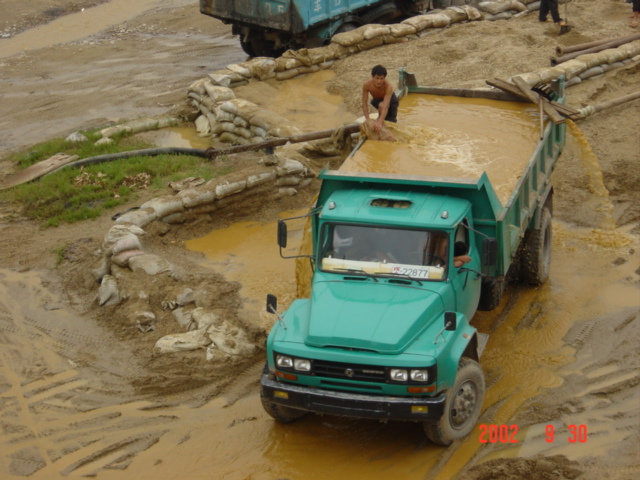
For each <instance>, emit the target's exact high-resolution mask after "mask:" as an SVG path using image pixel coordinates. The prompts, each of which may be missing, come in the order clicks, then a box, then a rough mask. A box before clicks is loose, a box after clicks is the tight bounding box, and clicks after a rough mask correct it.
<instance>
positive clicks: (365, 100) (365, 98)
mask: <svg viewBox="0 0 640 480" xmlns="http://www.w3.org/2000/svg"><path fill="white" fill-rule="evenodd" d="M367 83H368V82H364V84H363V85H362V113H363V114H364V118H365V120H369V86H368V85H367Z"/></svg>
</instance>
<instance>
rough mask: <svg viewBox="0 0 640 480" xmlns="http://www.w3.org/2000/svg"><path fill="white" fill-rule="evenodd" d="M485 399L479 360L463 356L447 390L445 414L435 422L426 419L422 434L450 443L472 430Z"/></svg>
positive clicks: (434, 440)
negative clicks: (454, 378) (451, 386)
mask: <svg viewBox="0 0 640 480" xmlns="http://www.w3.org/2000/svg"><path fill="white" fill-rule="evenodd" d="M483 400H484V375H483V373H482V369H481V368H480V365H478V362H476V361H474V360H471V359H470V358H466V357H462V358H461V359H460V365H459V367H458V373H457V375H456V382H455V384H454V386H453V388H452V389H450V390H449V391H448V392H447V400H446V402H445V406H444V414H443V415H442V417H440V419H439V420H438V421H437V422H425V423H424V433H425V434H426V435H427V438H428V439H429V440H430V441H432V442H433V443H437V444H438V445H444V446H445V447H446V446H449V445H451V443H453V441H454V440H457V439H458V438H462V437H464V436H466V435H468V434H469V432H471V430H473V427H474V425H475V424H476V422H477V421H478V417H479V416H480V411H481V410H482V401H483Z"/></svg>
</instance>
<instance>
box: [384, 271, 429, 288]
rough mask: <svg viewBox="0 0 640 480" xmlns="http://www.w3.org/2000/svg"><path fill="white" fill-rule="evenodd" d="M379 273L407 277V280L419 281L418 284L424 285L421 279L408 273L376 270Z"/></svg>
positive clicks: (393, 276)
mask: <svg viewBox="0 0 640 480" xmlns="http://www.w3.org/2000/svg"><path fill="white" fill-rule="evenodd" d="M376 274H377V275H382V276H384V277H385V278H388V277H392V278H395V277H400V278H406V279H407V280H413V281H414V282H418V285H420V286H422V282H421V281H420V279H419V278H415V277H412V276H411V275H407V274H406V273H393V272H376Z"/></svg>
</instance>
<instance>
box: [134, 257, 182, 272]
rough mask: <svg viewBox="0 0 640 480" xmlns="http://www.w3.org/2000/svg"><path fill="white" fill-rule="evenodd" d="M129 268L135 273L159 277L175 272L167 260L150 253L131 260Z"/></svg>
mask: <svg viewBox="0 0 640 480" xmlns="http://www.w3.org/2000/svg"><path fill="white" fill-rule="evenodd" d="M129 268H130V269H131V270H132V271H133V272H144V273H146V274H147V275H159V274H161V273H171V272H172V271H173V266H172V265H171V264H170V263H169V262H168V261H167V260H165V259H164V258H162V257H159V256H158V255H154V254H150V253H147V254H144V255H140V256H137V257H133V258H130V259H129Z"/></svg>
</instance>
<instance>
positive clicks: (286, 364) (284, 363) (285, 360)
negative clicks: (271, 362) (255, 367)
mask: <svg viewBox="0 0 640 480" xmlns="http://www.w3.org/2000/svg"><path fill="white" fill-rule="evenodd" d="M276 365H277V366H278V367H280V368H291V367H293V358H291V357H287V356H286V355H276Z"/></svg>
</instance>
